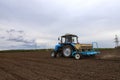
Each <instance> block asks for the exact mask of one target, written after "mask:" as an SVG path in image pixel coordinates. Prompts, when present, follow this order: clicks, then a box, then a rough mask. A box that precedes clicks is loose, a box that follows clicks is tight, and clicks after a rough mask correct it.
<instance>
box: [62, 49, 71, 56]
mask: <svg viewBox="0 0 120 80" xmlns="http://www.w3.org/2000/svg"><path fill="white" fill-rule="evenodd" d="M63 53H64V55H65V56H70V55H71V49H70V48H66V49H64V51H63Z"/></svg>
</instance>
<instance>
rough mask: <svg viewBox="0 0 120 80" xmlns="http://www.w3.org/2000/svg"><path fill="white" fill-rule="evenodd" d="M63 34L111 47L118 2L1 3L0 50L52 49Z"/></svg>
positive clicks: (119, 22)
mask: <svg viewBox="0 0 120 80" xmlns="http://www.w3.org/2000/svg"><path fill="white" fill-rule="evenodd" d="M66 33H72V34H76V35H78V36H79V42H80V43H91V42H98V44H99V47H107V48H109V47H114V46H115V45H114V37H115V35H116V34H117V35H118V36H120V0H0V50H4V49H28V48H29V49H31V48H36V47H37V48H48V47H53V46H54V45H55V44H56V43H57V38H58V37H59V36H61V35H64V34H66Z"/></svg>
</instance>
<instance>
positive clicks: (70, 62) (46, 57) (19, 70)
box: [0, 50, 120, 80]
mask: <svg viewBox="0 0 120 80" xmlns="http://www.w3.org/2000/svg"><path fill="white" fill-rule="evenodd" d="M118 52H119V51H118ZM118 52H116V50H107V51H106V50H102V51H101V54H100V55H98V56H97V58H90V57H87V58H83V59H81V60H75V59H74V58H51V57H50V52H49V51H44V52H43V51H41V52H40V51H36V52H35V51H34V52H32V51H31V52H13V53H12V52H6V53H0V80H120V58H119V57H110V58H105V57H104V55H109V54H111V55H114V54H115V55H117V56H118V55H119V56H120V54H119V53H118Z"/></svg>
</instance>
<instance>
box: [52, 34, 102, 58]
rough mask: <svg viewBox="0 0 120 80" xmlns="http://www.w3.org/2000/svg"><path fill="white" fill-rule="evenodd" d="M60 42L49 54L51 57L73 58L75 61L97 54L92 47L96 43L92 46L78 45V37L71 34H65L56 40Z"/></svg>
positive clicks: (94, 43)
mask: <svg viewBox="0 0 120 80" xmlns="http://www.w3.org/2000/svg"><path fill="white" fill-rule="evenodd" d="M58 40H59V41H60V42H59V43H58V44H57V45H56V46H55V49H54V50H53V51H52V52H51V57H53V58H55V57H60V56H64V57H74V58H75V59H77V60H78V59H81V57H82V56H95V55H96V54H99V53H100V52H99V51H96V50H95V48H94V47H93V46H94V45H96V47H97V48H98V45H97V43H96V42H93V43H92V44H80V43H79V42H78V36H77V35H73V34H65V35H63V36H61V37H60V38H58Z"/></svg>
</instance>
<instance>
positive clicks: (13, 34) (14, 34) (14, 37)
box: [6, 29, 35, 44]
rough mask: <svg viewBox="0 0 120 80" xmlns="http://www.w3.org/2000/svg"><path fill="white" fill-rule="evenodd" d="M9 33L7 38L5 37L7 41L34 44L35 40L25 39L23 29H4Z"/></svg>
mask: <svg viewBox="0 0 120 80" xmlns="http://www.w3.org/2000/svg"><path fill="white" fill-rule="evenodd" d="M6 32H7V33H8V35H9V38H8V39H7V40H8V41H13V42H22V43H24V44H34V43H35V40H34V39H33V40H31V39H29V40H26V39H25V37H26V36H25V32H24V31H23V30H18V31H17V30H15V29H10V30H7V31H6Z"/></svg>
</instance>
